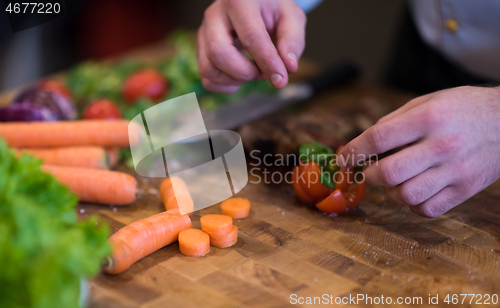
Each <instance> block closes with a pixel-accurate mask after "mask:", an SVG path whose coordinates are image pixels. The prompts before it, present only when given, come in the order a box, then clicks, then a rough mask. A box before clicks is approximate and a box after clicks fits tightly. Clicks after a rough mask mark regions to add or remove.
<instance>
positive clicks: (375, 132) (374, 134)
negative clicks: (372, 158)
mask: <svg viewBox="0 0 500 308" xmlns="http://www.w3.org/2000/svg"><path fill="white" fill-rule="evenodd" d="M368 139H369V142H370V143H371V145H372V148H373V150H374V151H375V152H377V153H380V152H384V141H383V139H382V135H381V132H380V126H379V125H375V126H372V127H371V128H369V133H368Z"/></svg>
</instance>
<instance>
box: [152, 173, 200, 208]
mask: <svg viewBox="0 0 500 308" xmlns="http://www.w3.org/2000/svg"><path fill="white" fill-rule="evenodd" d="M174 186H175V192H174ZM160 194H161V199H162V200H163V204H164V205H165V209H166V210H167V211H168V210H171V209H179V207H180V209H181V210H182V212H183V213H191V212H192V211H193V208H194V203H193V199H192V198H191V194H190V193H189V189H188V187H187V185H186V183H184V181H183V180H182V179H181V178H178V177H171V178H168V179H165V180H164V181H163V182H162V183H161V186H160Z"/></svg>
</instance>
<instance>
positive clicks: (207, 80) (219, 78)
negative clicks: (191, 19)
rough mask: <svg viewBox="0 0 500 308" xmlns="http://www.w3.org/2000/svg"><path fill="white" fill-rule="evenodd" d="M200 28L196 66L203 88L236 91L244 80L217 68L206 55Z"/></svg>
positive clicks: (214, 90) (228, 91)
mask: <svg viewBox="0 0 500 308" xmlns="http://www.w3.org/2000/svg"><path fill="white" fill-rule="evenodd" d="M200 32H201V30H200V31H199V32H198V49H197V56H198V66H199V69H200V75H201V81H202V84H203V86H204V87H205V89H207V90H209V91H213V92H219V93H225V94H231V93H234V92H236V91H237V90H238V89H239V88H240V86H241V85H243V83H244V82H242V81H238V80H236V79H234V78H232V77H231V76H229V75H227V74H226V73H224V72H222V71H221V70H219V69H217V68H216V67H214V66H213V65H212V63H211V62H210V61H209V60H208V59H207V57H206V51H205V41H204V37H203V35H202V34H200Z"/></svg>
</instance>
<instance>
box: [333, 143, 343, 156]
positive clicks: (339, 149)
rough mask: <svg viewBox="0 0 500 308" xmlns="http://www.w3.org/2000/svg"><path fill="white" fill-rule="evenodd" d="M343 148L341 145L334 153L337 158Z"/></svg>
mask: <svg viewBox="0 0 500 308" xmlns="http://www.w3.org/2000/svg"><path fill="white" fill-rule="evenodd" d="M343 148H344V146H343V145H341V146H339V148H338V149H337V152H336V153H335V154H336V155H337V156H339V153H340V151H342V149H343Z"/></svg>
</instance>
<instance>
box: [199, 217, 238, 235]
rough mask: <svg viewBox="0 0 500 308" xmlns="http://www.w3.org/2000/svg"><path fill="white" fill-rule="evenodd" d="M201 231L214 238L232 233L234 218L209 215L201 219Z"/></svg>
mask: <svg viewBox="0 0 500 308" xmlns="http://www.w3.org/2000/svg"><path fill="white" fill-rule="evenodd" d="M200 223H201V229H202V230H203V231H205V232H207V233H208V234H210V235H212V236H217V235H223V234H226V233H228V232H229V231H231V229H232V227H233V218H231V217H230V216H227V215H220V214H209V215H205V216H203V217H201V218H200Z"/></svg>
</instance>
